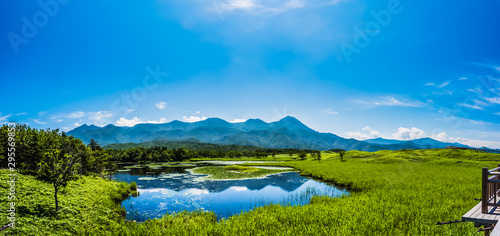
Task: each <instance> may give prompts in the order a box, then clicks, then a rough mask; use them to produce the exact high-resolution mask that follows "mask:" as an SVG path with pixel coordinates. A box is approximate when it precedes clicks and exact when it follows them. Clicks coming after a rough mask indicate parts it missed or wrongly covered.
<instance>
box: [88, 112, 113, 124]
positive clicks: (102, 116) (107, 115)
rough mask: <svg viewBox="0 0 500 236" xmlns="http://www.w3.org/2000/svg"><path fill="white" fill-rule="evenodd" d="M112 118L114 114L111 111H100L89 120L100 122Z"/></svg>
mask: <svg viewBox="0 0 500 236" xmlns="http://www.w3.org/2000/svg"><path fill="white" fill-rule="evenodd" d="M111 117H113V113H111V112H110V111H98V112H94V113H92V114H91V115H90V117H89V119H91V120H93V121H98V122H100V121H103V120H104V119H106V118H111Z"/></svg>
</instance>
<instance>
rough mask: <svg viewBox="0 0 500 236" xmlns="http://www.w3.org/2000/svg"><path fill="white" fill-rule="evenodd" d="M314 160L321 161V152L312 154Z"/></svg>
mask: <svg viewBox="0 0 500 236" xmlns="http://www.w3.org/2000/svg"><path fill="white" fill-rule="evenodd" d="M313 157H314V159H316V160H318V161H321V151H316V152H314V156H313Z"/></svg>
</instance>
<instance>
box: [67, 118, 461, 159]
mask: <svg viewBox="0 0 500 236" xmlns="http://www.w3.org/2000/svg"><path fill="white" fill-rule="evenodd" d="M67 134H68V135H72V136H74V137H76V138H79V139H81V140H83V141H84V142H85V143H88V142H90V139H94V140H96V141H97V142H98V143H99V144H101V145H103V146H104V145H109V144H114V143H142V142H148V141H155V140H168V141H185V140H190V141H193V140H194V141H199V142H203V143H211V144H220V145H244V146H256V147H261V148H296V149H314V150H329V149H344V150H360V151H379V150H399V149H427V148H444V147H446V146H459V147H467V146H466V145H463V144H459V143H444V142H440V141H437V140H434V139H431V138H421V139H415V140H409V141H401V140H392V139H383V138H376V139H369V140H364V141H359V140H356V139H346V138H342V137H339V136H337V135H335V134H331V133H320V132H317V131H315V130H313V129H311V128H309V127H307V126H306V125H304V124H303V123H302V122H300V121H299V120H297V119H296V118H294V117H292V116H287V117H285V118H283V119H281V120H279V121H276V122H270V123H267V122H264V121H262V120H260V119H249V120H247V121H245V122H241V123H230V122H227V121H225V120H222V119H220V118H208V119H206V120H203V121H198V122H192V123H188V122H182V121H178V120H174V121H172V122H169V123H163V124H137V125H135V126H132V127H122V126H115V125H111V124H110V125H107V126H104V127H98V126H95V125H90V126H89V125H86V124H84V125H82V126H79V127H77V128H75V129H73V130H71V131H69V132H68V133H67Z"/></svg>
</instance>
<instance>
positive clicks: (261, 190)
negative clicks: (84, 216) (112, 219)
mask: <svg viewBox="0 0 500 236" xmlns="http://www.w3.org/2000/svg"><path fill="white" fill-rule="evenodd" d="M215 164H217V165H222V164H224V163H220V162H219V163H206V162H204V163H197V164H196V165H193V166H188V167H160V168H158V167H155V168H150V167H143V168H121V169H120V171H119V172H118V173H117V174H116V175H115V178H116V179H117V180H119V181H124V182H127V183H130V182H136V183H137V191H138V192H139V193H140V195H139V196H138V197H131V198H129V199H127V200H125V201H123V202H122V206H124V207H125V210H126V211H127V216H126V218H127V219H128V220H137V221H144V220H147V219H153V218H159V217H161V216H162V215H164V214H168V213H173V212H180V211H183V210H187V211H195V210H202V211H213V212H214V213H215V214H216V215H217V216H218V218H226V217H228V216H231V215H234V214H239V213H240V212H242V211H248V210H251V209H252V208H254V207H257V206H262V205H267V204H281V205H288V204H289V205H304V204H308V203H309V202H310V200H311V197H312V196H315V195H328V196H331V197H339V196H341V195H343V194H348V192H347V191H346V190H343V189H338V188H336V187H334V186H331V185H327V184H325V183H321V182H318V181H315V180H312V179H308V178H306V177H303V176H300V175H299V173H297V172H293V170H289V171H290V172H283V173H278V174H273V175H269V176H266V177H263V178H256V179H242V180H207V179H206V178H205V177H206V175H198V174H193V173H191V172H190V171H189V169H192V168H195V167H197V166H207V165H215ZM227 164H234V163H227Z"/></svg>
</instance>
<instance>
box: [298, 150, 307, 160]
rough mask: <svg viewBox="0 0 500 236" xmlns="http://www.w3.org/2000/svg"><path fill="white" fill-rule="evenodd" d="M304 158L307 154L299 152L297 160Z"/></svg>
mask: <svg viewBox="0 0 500 236" xmlns="http://www.w3.org/2000/svg"><path fill="white" fill-rule="evenodd" d="M306 157H307V153H305V152H301V153H299V158H300V159H301V160H305V159H306Z"/></svg>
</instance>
